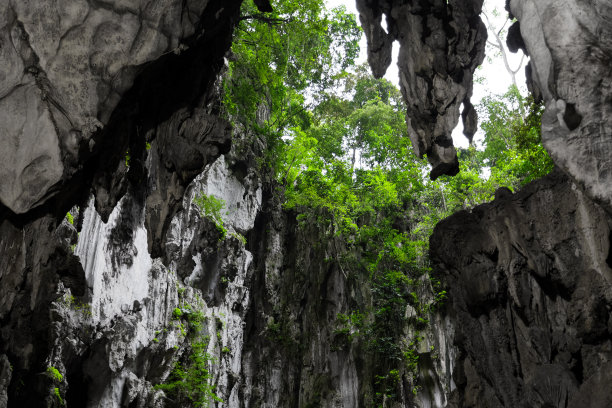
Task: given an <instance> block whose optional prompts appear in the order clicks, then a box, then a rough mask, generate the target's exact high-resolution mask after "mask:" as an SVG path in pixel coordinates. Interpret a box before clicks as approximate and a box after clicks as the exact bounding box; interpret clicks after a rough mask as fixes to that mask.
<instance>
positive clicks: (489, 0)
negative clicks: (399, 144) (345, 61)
mask: <svg viewBox="0 0 612 408" xmlns="http://www.w3.org/2000/svg"><path fill="white" fill-rule="evenodd" d="M326 3H327V5H328V7H329V8H333V7H337V6H340V5H344V6H345V7H346V9H347V10H348V11H349V12H352V13H354V14H355V15H357V8H356V7H355V0H326ZM504 4H505V0H485V2H484V9H485V11H486V12H487V15H488V16H489V19H490V20H491V22H492V24H493V25H494V26H495V27H496V28H497V30H499V29H500V28H501V27H502V26H503V25H504V22H505V21H506V15H507V13H506V11H505V10H504ZM493 10H497V11H498V12H499V13H498V16H497V17H495V16H494V15H493V14H494V13H493ZM357 22H359V17H357ZM383 22H384V19H383ZM485 22H486V20H485ZM509 24H510V23H509V22H508V23H507V24H506V27H505V30H507V29H508V27H509ZM489 40H490V41H494V38H493V36H492V35H490V34H489ZM398 50H399V44H397V43H395V44H394V46H393V62H392V63H391V65H390V66H389V69H388V70H387V73H386V75H385V78H387V79H388V80H389V81H391V82H393V83H395V84H398V82H399V74H398V70H397V64H396V61H397V52H398ZM493 51H494V50H492V49H491V47H487V55H490V56H491V62H489V61H487V58H486V57H485V61H484V62H483V64H482V65H481V66H480V67H479V68H478V69H477V70H476V75H477V76H480V77H484V82H483V84H478V83H475V84H474V93H473V96H472V103H473V104H474V105H476V104H477V103H478V102H480V100H481V99H482V98H483V97H484V96H486V95H488V94H500V95H501V94H503V93H505V92H506V91H507V90H508V88H509V87H510V84H511V83H512V79H511V77H510V74H508V72H507V71H506V68H505V67H504V63H503V60H502V57H501V56H495V55H493ZM521 56H522V53H521V51H519V53H517V54H512V53H508V60H509V64H510V67H511V68H512V69H516V68H517V67H518V65H519V63H520V61H521ZM366 60H367V57H366V41H365V37H362V39H361V52H360V56H359V61H358V63H362V62H364V61H366ZM526 63H527V59H525V61H524V62H523V67H522V68H521V69H520V70H519V72H518V73H517V75H516V82H517V83H518V85H519V88H520V89H521V91H522V93H523V94H525V92H526V86H525V69H524V66H525V65H526ZM462 131H463V126H462V125H461V120H459V126H457V128H456V129H455V131H454V132H453V142H454V144H455V146H457V147H467V146H468V141H467V138H466V137H465V136H463V133H462ZM479 133H481V132H480V131H479V132H478V133H477V134H476V136H475V141H476V142H478V140H479ZM480 138H482V136H480Z"/></svg>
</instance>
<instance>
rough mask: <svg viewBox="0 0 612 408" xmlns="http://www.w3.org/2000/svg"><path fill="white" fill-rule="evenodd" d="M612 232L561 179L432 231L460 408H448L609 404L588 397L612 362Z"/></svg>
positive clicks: (599, 396) (603, 396) (604, 394)
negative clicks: (451, 333)
mask: <svg viewBox="0 0 612 408" xmlns="http://www.w3.org/2000/svg"><path fill="white" fill-rule="evenodd" d="M611 230H612V222H611V220H610V218H609V216H608V215H607V214H606V212H605V211H604V210H603V209H602V208H601V207H599V206H598V205H597V204H595V203H593V201H592V200H590V199H589V198H588V197H587V196H586V195H585V194H584V193H583V192H582V191H581V189H580V188H579V187H577V186H576V184H574V183H573V182H572V181H571V180H569V179H568V178H567V177H566V176H565V175H563V174H562V173H561V172H560V171H556V172H555V173H554V174H552V175H550V176H547V177H546V178H544V179H542V180H539V181H537V182H534V183H532V184H530V185H528V186H527V187H526V188H525V189H523V190H522V191H520V192H519V193H517V194H514V195H512V194H510V193H508V194H503V195H497V194H496V199H495V200H494V201H493V202H492V203H490V204H485V205H481V206H478V207H476V208H475V209H473V210H472V211H471V212H466V211H463V212H459V213H457V214H455V215H453V216H451V217H449V218H448V219H446V220H444V221H442V222H441V223H440V224H438V225H437V226H436V229H435V231H434V234H433V236H432V238H431V241H430V244H431V254H432V260H433V262H434V269H435V270H436V271H437V273H438V274H439V276H440V279H441V280H443V281H444V282H445V284H446V285H447V287H448V291H449V298H450V299H451V303H450V304H449V305H448V308H447V313H449V314H450V315H451V317H452V320H453V321H454V323H455V325H456V326H455V328H456V332H455V334H454V339H455V340H454V343H455V345H456V347H457V348H458V350H459V355H458V358H457V361H456V363H457V366H456V368H455V370H454V372H453V376H454V378H455V381H456V383H457V384H458V388H457V390H456V391H455V393H456V394H457V397H456V398H455V400H456V401H464V404H463V405H462V404H461V403H458V404H457V405H451V406H474V407H485V406H504V407H566V406H584V407H604V406H607V405H605V404H604V405H600V403H602V401H609V398H610V392H609V387H604V388H603V389H601V390H598V391H597V392H595V390H594V387H596V384H601V382H602V381H604V380H603V379H604V378H607V377H609V373H610V369H609V365H610V364H611V363H612V331H611V330H610V327H609V325H608V322H609V319H610V310H611V308H612V269H611V265H609V263H608V261H607V258H606V257H607V256H608V254H609V252H610V250H611V249H610V248H611V242H610V231H611ZM568 401H576V402H577V401H581V403H583V404H586V401H591V403H590V404H586V405H572V404H575V403H572V404H570V405H567V404H568Z"/></svg>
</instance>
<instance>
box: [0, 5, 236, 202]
mask: <svg viewBox="0 0 612 408" xmlns="http://www.w3.org/2000/svg"><path fill="white" fill-rule="evenodd" d="M240 3H241V2H240V1H233V2H229V3H228V2H222V1H176V0H167V1H162V2H159V1H150V0H142V1H140V0H134V1H106V0H105V1H86V0H78V1H64V0H44V1H13V0H4V1H2V3H1V4H0V15H2V18H1V19H0V36H1V37H0V38H1V40H0V41H1V43H2V47H1V51H0V55H2V61H3V63H2V67H1V68H0V70H1V71H0V112H1V113H0V143H1V144H2V146H3V148H2V153H0V159H1V160H2V163H3V165H2V170H0V179H1V181H0V202H1V203H2V204H4V205H5V206H6V207H8V208H9V209H10V210H11V211H12V212H15V213H18V214H21V213H25V212H27V211H29V210H31V209H32V208H34V207H36V206H40V205H42V204H44V203H45V202H46V201H48V199H49V198H50V197H52V196H53V195H56V194H58V193H59V192H62V193H64V194H66V190H69V186H67V184H68V182H69V180H70V179H72V178H74V177H75V176H79V175H80V176H81V177H85V175H86V176H87V177H91V175H90V173H92V172H95V171H97V170H98V169H97V168H95V167H99V166H101V165H100V163H95V162H96V158H99V157H103V161H104V162H105V163H106V166H115V167H117V164H118V163H120V162H121V159H122V158H123V157H124V156H125V151H127V150H128V149H130V147H132V146H130V144H131V143H135V139H141V140H139V143H141V144H142V145H143V146H144V143H145V142H144V140H142V136H144V134H145V133H146V132H147V131H148V130H149V128H150V127H151V126H152V124H151V123H146V121H145V119H144V117H143V116H147V115H150V114H151V113H152V112H150V110H155V111H156V112H155V113H156V114H157V115H159V116H167V115H168V114H169V113H170V112H169V111H172V110H174V109H175V108H176V107H177V105H189V104H191V105H193V103H194V101H193V99H194V98H200V97H202V95H203V94H204V93H205V92H206V89H207V88H210V86H209V85H210V82H211V81H214V80H215V79H216V75H217V73H218V71H219V68H220V67H221V65H222V60H221V59H222V57H223V54H224V53H225V51H226V50H227V48H228V46H229V42H228V41H229V40H230V39H231V27H232V21H233V19H235V18H236V14H237V8H238V7H239V5H240ZM202 58H204V60H205V61H206V62H205V63H203V62H202ZM198 61H199V62H198ZM177 65H178V66H180V67H181V71H182V72H183V75H182V76H175V75H172V68H173V67H176V66H177ZM198 65H199V66H198ZM187 73H190V74H193V76H192V77H190V78H189V79H190V81H189V88H187V87H186V86H185V85H186V84H181V78H182V79H184V78H185V77H184V75H185V74H187ZM137 77H140V78H141V82H142V81H143V80H144V78H147V81H146V83H145V84H142V86H141V87H139V86H138V84H135V82H134V81H135V80H136V78H137ZM153 79H154V80H155V82H150V80H153ZM139 88H140V89H139ZM186 89H190V91H191V92H184V91H185V90H186ZM181 91H183V92H181ZM130 93H131V94H132V96H134V95H133V94H134V93H137V94H139V95H138V98H139V99H140V100H134V99H133V98H130V95H129V94H130ZM177 93H178V95H180V100H177V96H178V95H177ZM126 94H127V96H126ZM173 94H174V98H173ZM145 96H147V97H149V98H151V99H148V100H147V99H144V98H142V97H145ZM162 101H163V102H162ZM119 104H122V108H121V109H119V110H117V109H116V108H117V106H118V105H119ZM127 105H131V106H127ZM135 111H139V112H135ZM147 111H149V112H147ZM118 121H121V122H122V123H121V124H120V125H116V122H118ZM125 122H128V123H125ZM117 127H119V129H117ZM121 128H123V130H124V132H121V130H122V129H121ZM126 128H128V129H126ZM135 128H138V130H139V132H135V131H134V130H135ZM122 133H123V134H122ZM125 133H130V136H131V137H130V138H128V137H125V136H126V135H125ZM138 133H139V134H140V135H141V137H140V138H139V137H137V134H138ZM130 139H131V140H132V142H131V141H130ZM130 142H131V143H130ZM109 145H110V146H113V148H112V149H111V148H109ZM117 145H120V146H117ZM117 147H121V148H120V149H117ZM92 156H93V157H92ZM87 161H89V162H93V163H95V164H92V163H86V162H87ZM96 164H97V165H98V166H96ZM88 166H89V167H92V166H93V167H94V168H87V167H88ZM104 170H108V169H103V171H104ZM113 170H115V172H120V171H118V170H117V168H115V169H113ZM81 173H85V175H82V174H81ZM107 177H108V174H107ZM98 178H100V177H98ZM106 181H107V182H108V180H106ZM102 184H103V185H102V186H101V188H103V189H106V190H108V189H110V188H111V187H110V186H108V185H104V184H108V183H102ZM115 184H117V182H115ZM119 184H121V183H119ZM124 192H125V191H124V190H123V191H120V192H118V194H117V193H115V192H110V194H111V195H113V196H116V197H112V199H111V201H113V202H112V203H111V204H112V205H111V208H112V206H113V205H114V203H115V202H116V201H117V200H118V198H119V197H120V196H121V195H122V194H123V193H124Z"/></svg>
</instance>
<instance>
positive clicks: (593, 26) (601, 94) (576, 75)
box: [510, 0, 612, 211]
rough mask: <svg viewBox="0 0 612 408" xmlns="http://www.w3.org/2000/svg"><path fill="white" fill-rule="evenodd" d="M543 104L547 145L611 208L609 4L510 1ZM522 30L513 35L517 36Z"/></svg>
mask: <svg viewBox="0 0 612 408" xmlns="http://www.w3.org/2000/svg"><path fill="white" fill-rule="evenodd" d="M510 10H511V11H512V14H513V15H514V16H516V18H517V19H518V20H519V22H520V35H521V36H522V38H521V39H520V40H517V41H516V42H519V43H520V42H523V41H524V44H525V46H526V48H527V51H528V52H529V55H530V57H531V61H530V65H529V66H530V72H531V75H530V77H531V78H532V79H533V82H534V83H535V84H537V88H538V89H539V91H540V92H541V94H542V96H543V99H544V100H545V101H546V112H545V113H544V116H543V117H542V141H543V143H544V146H545V147H546V149H547V150H548V152H549V153H550V154H551V156H552V158H553V160H554V161H555V163H556V164H557V165H558V166H559V167H561V168H562V169H563V170H564V171H565V172H567V173H568V174H569V175H570V176H571V177H572V178H573V179H574V180H576V181H577V182H578V183H579V184H580V185H581V186H583V188H584V189H585V191H586V193H587V194H588V195H589V197H591V198H592V199H594V200H596V201H597V202H600V203H602V204H603V205H604V207H605V208H607V210H608V211H610V210H611V209H612V207H611V206H612V159H611V157H612V138H611V137H610V135H611V134H612V119H611V118H612V107H611V106H612V105H611V104H610V100H609V95H610V94H611V93H612V68H611V66H612V63H611V61H610V55H611V54H612V26H611V25H610V19H612V6H611V5H610V3H609V2H608V1H606V0H595V1H592V2H581V1H574V0H564V1H553V0H542V1H532V0H511V1H510ZM517 35H518V33H515V36H517Z"/></svg>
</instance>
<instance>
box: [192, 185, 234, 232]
mask: <svg viewBox="0 0 612 408" xmlns="http://www.w3.org/2000/svg"><path fill="white" fill-rule="evenodd" d="M193 202H194V203H195V205H196V206H197V207H198V209H199V210H200V215H201V216H202V217H207V218H209V219H210V220H211V221H212V222H214V223H215V226H216V227H217V230H219V232H220V233H221V239H224V238H225V236H226V235H227V229H226V228H225V226H224V224H223V217H222V216H221V211H223V208H224V207H225V201H224V200H222V199H220V198H217V197H215V196H214V195H212V194H210V195H206V194H204V193H200V194H198V195H196V197H195V198H194V199H193Z"/></svg>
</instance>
